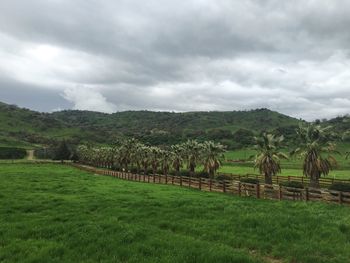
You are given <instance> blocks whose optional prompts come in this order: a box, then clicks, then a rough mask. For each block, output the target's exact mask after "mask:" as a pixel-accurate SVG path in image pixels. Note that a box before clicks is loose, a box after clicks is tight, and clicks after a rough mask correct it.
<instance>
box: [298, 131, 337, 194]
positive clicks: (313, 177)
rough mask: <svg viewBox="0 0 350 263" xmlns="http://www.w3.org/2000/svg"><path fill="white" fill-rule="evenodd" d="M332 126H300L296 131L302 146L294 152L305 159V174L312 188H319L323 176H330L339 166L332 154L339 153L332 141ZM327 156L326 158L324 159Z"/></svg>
mask: <svg viewBox="0 0 350 263" xmlns="http://www.w3.org/2000/svg"><path fill="white" fill-rule="evenodd" d="M330 128H331V127H330V126H328V127H325V128H322V127H321V126H320V125H315V124H310V125H308V126H302V125H300V126H299V128H298V129H297V130H296V132H297V134H298V135H299V139H300V146H299V147H298V148H297V149H295V150H294V151H292V153H291V154H292V155H295V154H298V155H299V156H300V157H302V158H303V173H304V175H305V176H308V177H310V187H313V188H319V187H320V183H319V179H320V177H321V175H328V174H329V172H330V170H332V169H333V167H334V166H336V165H337V161H336V159H335V158H334V157H333V156H332V155H331V153H338V152H337V151H336V150H335V145H334V144H333V143H331V140H330V133H329V132H328V131H329V130H330ZM325 155H327V156H326V157H324V156H325Z"/></svg>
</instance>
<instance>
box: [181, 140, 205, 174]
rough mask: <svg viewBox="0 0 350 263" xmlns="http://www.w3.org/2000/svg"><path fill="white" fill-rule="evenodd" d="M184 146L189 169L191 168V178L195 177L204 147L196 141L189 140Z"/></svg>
mask: <svg viewBox="0 0 350 263" xmlns="http://www.w3.org/2000/svg"><path fill="white" fill-rule="evenodd" d="M182 146H183V148H184V156H185V159H186V162H187V168H189V172H190V176H193V175H194V172H195V170H196V166H197V164H198V163H199V162H200V157H201V150H202V145H201V144H200V143H198V142H197V141H196V140H188V141H187V142H186V143H184V144H183V145H182Z"/></svg>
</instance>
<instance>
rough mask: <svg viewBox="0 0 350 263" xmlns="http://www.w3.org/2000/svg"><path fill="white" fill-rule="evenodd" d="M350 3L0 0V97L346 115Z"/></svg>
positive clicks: (34, 102)
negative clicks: (264, 109)
mask: <svg viewBox="0 0 350 263" xmlns="http://www.w3.org/2000/svg"><path fill="white" fill-rule="evenodd" d="M349 25H350V1H348V0H332V1H326V0H325V1H316V0H294V1H280V0H239V1H238V0H237V1H234V0H217V1H212V0H186V1H174V0H147V1H139V0H124V1H123V0H74V1H72V0H25V1H23V0H1V1H0V101H3V102H6V103H11V104H16V105H19V106H22V107H27V108H30V109H33V110H38V111H47V112H51V111H57V110H63V109H80V110H93V111H102V112H107V113H111V112H116V111H123V110H144V109H146V110H156V111H179V112H181V111H214V110H215V111H224V110H225V111H231V110H250V109H255V108H269V109H271V110H275V111H278V112H281V113H284V114H287V115H290V116H294V117H298V118H303V119H306V120H313V119H316V118H331V117H335V116H339V115H344V114H349V113H350V30H349Z"/></svg>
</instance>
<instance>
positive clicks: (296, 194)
mask: <svg viewBox="0 0 350 263" xmlns="http://www.w3.org/2000/svg"><path fill="white" fill-rule="evenodd" d="M70 165H72V166H74V167H76V168H78V169H81V170H84V171H88V172H92V173H95V174H100V175H107V176H112V177H116V178H119V179H124V180H131V181H138V182H146V183H158V184H170V185H178V186H181V187H189V188H196V189H199V190H202V191H211V192H223V193H227V194H233V195H238V196H249V197H254V198H262V199H277V200H292V201H322V202H327V203H337V204H345V205H350V193H349V192H339V191H332V190H327V189H312V188H303V189H301V188H292V187H284V186H281V185H277V184H273V185H265V184H250V183H244V182H240V181H238V180H216V179H208V178H195V177H185V176H174V175H160V174H156V175H144V174H134V173H130V172H119V171H111V170H103V169H97V168H94V167H91V166H86V165H80V164H74V163H71V164H70Z"/></svg>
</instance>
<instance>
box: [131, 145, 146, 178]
mask: <svg viewBox="0 0 350 263" xmlns="http://www.w3.org/2000/svg"><path fill="white" fill-rule="evenodd" d="M144 151H145V145H143V144H142V143H135V145H134V146H133V151H132V152H131V155H130V158H131V162H132V163H133V164H134V165H136V169H137V173H138V174H139V173H140V170H141V166H142V160H143V157H144V156H143V153H144Z"/></svg>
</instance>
